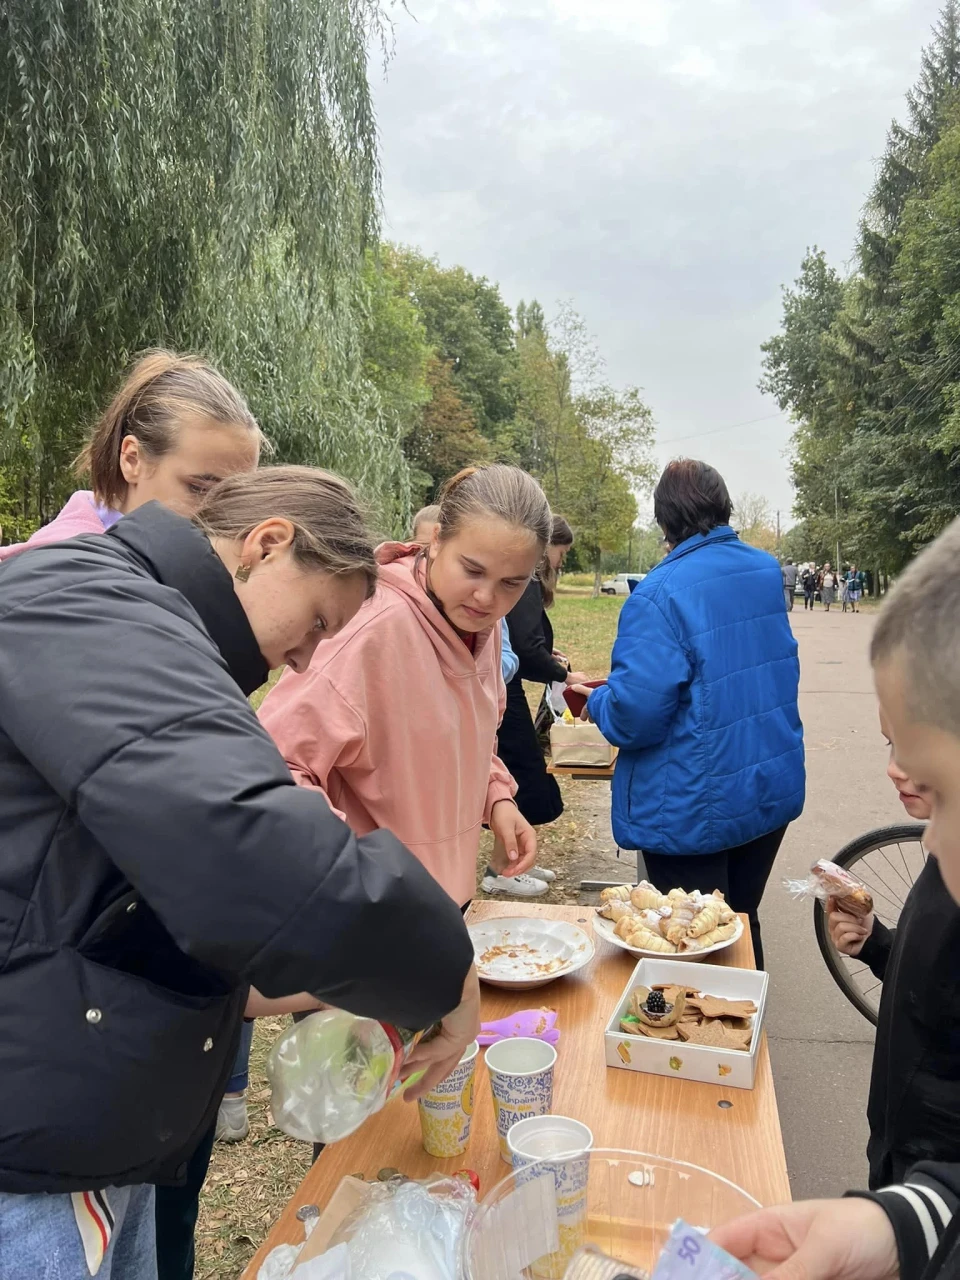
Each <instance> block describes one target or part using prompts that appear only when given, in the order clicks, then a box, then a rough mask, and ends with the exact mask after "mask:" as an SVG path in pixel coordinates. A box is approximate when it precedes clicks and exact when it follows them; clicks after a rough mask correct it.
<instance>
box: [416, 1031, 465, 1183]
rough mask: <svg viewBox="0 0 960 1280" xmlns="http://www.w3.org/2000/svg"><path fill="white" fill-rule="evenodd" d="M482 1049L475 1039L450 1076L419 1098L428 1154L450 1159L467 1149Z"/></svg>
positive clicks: (421, 1128) (422, 1128)
mask: <svg viewBox="0 0 960 1280" xmlns="http://www.w3.org/2000/svg"><path fill="white" fill-rule="evenodd" d="M479 1051H480V1046H479V1045H478V1044H477V1042H476V1040H474V1042H473V1044H470V1045H468V1046H467V1049H466V1052H465V1053H464V1055H463V1057H462V1058H461V1059H460V1061H459V1062H458V1063H457V1065H456V1067H454V1069H453V1070H452V1071H451V1072H450V1074H449V1075H448V1076H447V1078H446V1079H445V1080H441V1081H440V1083H439V1084H438V1085H436V1087H435V1088H434V1089H432V1090H431V1091H430V1093H427V1094H424V1096H423V1097H422V1098H420V1099H419V1100H418V1106H419V1109H420V1132H421V1133H422V1134H423V1149H424V1151H426V1152H427V1154H428V1155H431V1156H437V1157H439V1158H440V1159H441V1160H446V1159H448V1158H450V1157H451V1156H461V1155H463V1153H464V1151H466V1149H467V1143H468V1142H469V1141H470V1123H471V1121H472V1120H473V1080H474V1075H475V1074H476V1070H477V1054H478V1053H479Z"/></svg>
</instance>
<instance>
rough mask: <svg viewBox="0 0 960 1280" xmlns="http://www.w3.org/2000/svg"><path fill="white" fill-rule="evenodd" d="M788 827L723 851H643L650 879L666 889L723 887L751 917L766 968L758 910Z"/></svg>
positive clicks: (759, 958)
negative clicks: (675, 852)
mask: <svg viewBox="0 0 960 1280" xmlns="http://www.w3.org/2000/svg"><path fill="white" fill-rule="evenodd" d="M786 831H787V828H786V827H778V828H777V830H776V831H770V832H768V833H767V834H766V835H765V836H760V837H759V838H758V839H756V840H751V841H750V843H749V844H742V845H740V846H739V848H736V849H723V850H721V851H720V853H691V854H685V853H679V854H672V853H647V851H646V850H644V852H643V862H644V866H645V867H646V868H647V879H648V880H649V881H650V883H651V884H655V885H656V886H657V888H658V889H659V890H660V891H661V892H662V893H667V892H669V890H670V889H675V888H677V886H678V885H679V886H682V888H684V889H699V890H701V892H703V893H712V892H713V890H714V889H719V890H720V892H721V893H722V894H723V896H724V897H725V898H726V900H727V902H729V904H730V906H731V907H733V909H734V911H736V912H738V913H739V912H742V913H743V914H744V915H746V916H748V917H749V920H750V936H751V937H752V938H753V952H754V955H755V956H756V962H757V968H758V969H762V968H763V943H762V942H761V939H760V920H759V918H758V916H757V910H758V908H759V906H760V899H761V898H762V897H763V891H764V889H765V888H766V887H767V881H768V880H769V878H770V872H771V871H772V870H773V864H774V862H775V861H776V858H777V854H778V853H779V851H780V845H781V844H782V843H783V837H784V836H785V835H786Z"/></svg>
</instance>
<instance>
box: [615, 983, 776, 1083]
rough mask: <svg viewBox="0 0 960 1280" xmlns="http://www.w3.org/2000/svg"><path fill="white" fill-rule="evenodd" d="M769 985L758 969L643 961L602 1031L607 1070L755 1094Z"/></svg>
mask: <svg viewBox="0 0 960 1280" xmlns="http://www.w3.org/2000/svg"><path fill="white" fill-rule="evenodd" d="M767 982H768V979H767V975H766V974H765V973H758V972H757V971H756V970H755V969H728V968H726V967H725V966H720V965H699V964H684V963H681V962H678V961H676V960H641V961H640V963H639V964H638V965H637V967H636V969H634V971H633V975H632V977H631V979H630V981H629V982H628V983H627V985H626V987H625V988H624V991H623V995H622V996H621V997H620V1001H619V1003H618V1004H617V1007H616V1009H614V1011H613V1015H612V1017H611V1018H610V1021H609V1023H608V1024H607V1028H606V1032H605V1033H604V1041H605V1046H606V1061H607V1066H608V1067H618V1068H621V1069H625V1070H627V1071H647V1072H650V1073H652V1074H654V1075H660V1076H673V1077H679V1078H680V1079H682V1080H699V1081H701V1082H702V1083H704V1084H718V1085H725V1086H728V1087H731V1086H732V1087H733V1088H735V1089H752V1088H753V1082H754V1079H755V1076H756V1070H757V1053H758V1050H759V1047H760V1037H761V1034H762V1030H763V1017H764V1012H765V1009H766V1002H767Z"/></svg>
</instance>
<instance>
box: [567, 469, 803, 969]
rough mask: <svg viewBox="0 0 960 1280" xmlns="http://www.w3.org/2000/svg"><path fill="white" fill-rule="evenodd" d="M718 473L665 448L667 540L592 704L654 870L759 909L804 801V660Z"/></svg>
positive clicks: (756, 939) (623, 799) (630, 843)
mask: <svg viewBox="0 0 960 1280" xmlns="http://www.w3.org/2000/svg"><path fill="white" fill-rule="evenodd" d="M731 511H732V506H731V502H730V495H729V493H728V492H727V486H726V485H725V484H724V481H723V477H722V476H721V475H720V474H719V473H718V472H717V471H715V470H714V468H713V467H710V466H708V465H707V464H706V463H705V462H695V461H693V460H690V459H682V460H681V461H678V462H671V463H670V465H669V466H668V467H667V468H666V470H665V471H664V473H663V475H662V476H661V477H660V482H659V484H658V485H657V488H656V491H655V493H654V515H655V517H656V520H657V523H658V524H659V525H660V527H661V529H662V530H663V533H664V539H665V541H666V543H667V546H668V547H669V548H670V552H669V555H667V556H666V557H665V559H664V560H662V561H661V562H660V564H658V565H657V566H656V568H655V569H653V570H652V571H651V572H650V573H649V574H647V576H646V578H644V579H643V581H642V582H640V583H639V584H638V585H637V587H636V589H635V590H634V592H633V594H632V595H631V596H629V597H628V598H627V599H626V600H625V601H624V605H623V610H622V612H621V614H620V624H619V629H618V632H617V639H616V643H615V644H614V647H613V657H612V660H611V671H610V678H609V680H608V681H607V683H606V685H604V686H603V687H601V688H599V689H596V690H594V691H593V693H592V694H591V695H590V700H589V702H588V704H587V714H588V715H589V717H590V719H591V720H593V721H594V722H595V723H596V724H597V725H598V727H599V728H600V730H601V732H602V733H603V734H604V736H605V737H606V738H608V739H609V740H610V742H612V743H614V744H615V745H616V746H618V747H619V748H620V754H619V756H618V758H617V765H616V771H615V774H614V780H613V832H614V835H615V836H616V839H617V842H618V844H619V845H620V846H621V848H626V849H641V850H642V851H643V858H644V862H645V864H646V868H647V875H648V877H649V879H650V880H651V881H652V882H653V883H654V884H655V885H657V886H658V887H660V888H662V889H663V890H664V892H666V891H667V890H668V889H671V888H673V887H675V886H678V885H681V886H683V888H685V889H702V890H703V891H704V892H705V893H709V892H710V891H711V890H713V889H720V890H721V891H722V892H723V893H724V894H725V895H726V897H727V900H728V902H729V903H730V905H731V906H732V907H733V909H734V910H735V911H739V912H745V913H746V914H747V915H748V916H749V918H750V927H751V930H752V933H753V945H754V950H755V952H756V957H757V965H758V967H760V966H762V964H763V949H762V947H761V942H760V925H759V921H758V919H757V908H758V907H759V905H760V899H761V898H762V896H763V891H764V887H765V886H766V883H767V879H768V877H769V875H770V872H771V870H772V868H773V863H774V860H775V858H776V856H777V851H778V850H779V848H780V844H781V841H782V840H783V836H784V833H785V831H786V829H787V825H788V823H790V822H791V821H792V820H793V819H794V818H796V817H798V816H799V814H800V812H801V810H802V809H803V799H804V783H805V773H804V763H803V727H802V725H801V723H800V714H799V711H798V709H797V690H798V684H799V679H800V665H799V662H798V660H797V645H796V641H795V640H794V638H793V633H792V632H791V630H790V624H789V622H788V621H787V611H786V607H785V605H784V598H783V581H782V578H781V574H780V567H779V565H778V564H777V562H776V560H774V558H773V557H772V556H770V555H768V554H767V553H766V552H765V551H759V550H758V549H757V548H756V547H750V546H747V545H746V544H745V543H743V542H741V541H740V539H739V538H738V537H737V535H736V533H735V532H734V530H733V529H731V528H730V524H729V521H730V515H731Z"/></svg>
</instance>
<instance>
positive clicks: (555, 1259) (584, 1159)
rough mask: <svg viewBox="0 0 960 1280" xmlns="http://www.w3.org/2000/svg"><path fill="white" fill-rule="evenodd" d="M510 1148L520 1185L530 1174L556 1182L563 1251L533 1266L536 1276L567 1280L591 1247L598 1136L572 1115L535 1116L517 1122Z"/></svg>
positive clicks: (560, 1240) (557, 1208)
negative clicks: (590, 1193) (578, 1256)
mask: <svg viewBox="0 0 960 1280" xmlns="http://www.w3.org/2000/svg"><path fill="white" fill-rule="evenodd" d="M507 1141H508V1145H509V1148H510V1155H511V1159H512V1162H513V1167H514V1169H516V1170H517V1181H518V1184H519V1183H520V1182H522V1181H523V1179H524V1173H525V1171H526V1172H527V1173H529V1177H530V1179H531V1180H538V1181H539V1180H540V1179H546V1180H548V1189H549V1181H552V1182H553V1187H552V1191H553V1194H554V1196H555V1198H556V1214H557V1240H558V1243H559V1248H558V1249H557V1250H556V1251H555V1252H553V1253H546V1254H544V1255H543V1257H541V1258H537V1259H536V1261H535V1262H533V1263H531V1265H530V1272H531V1275H535V1276H541V1277H543V1280H561V1277H562V1276H563V1275H564V1272H565V1271H566V1269H567V1266H568V1264H569V1262H570V1259H571V1258H572V1257H573V1255H574V1254H575V1253H576V1252H577V1250H578V1249H580V1248H582V1246H583V1245H584V1244H585V1243H586V1238H587V1184H588V1182H589V1180H590V1148H591V1147H592V1146H593V1134H592V1133H591V1132H590V1130H589V1129H588V1128H587V1126H586V1125H585V1124H581V1122H580V1121H579V1120H573V1119H571V1118H570V1117H569V1116H550V1115H544V1116H532V1117H531V1118H530V1119H527V1120H521V1121H520V1122H519V1123H518V1124H515V1125H514V1126H513V1128H512V1129H511V1130H510V1133H509V1135H508V1140H507Z"/></svg>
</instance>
